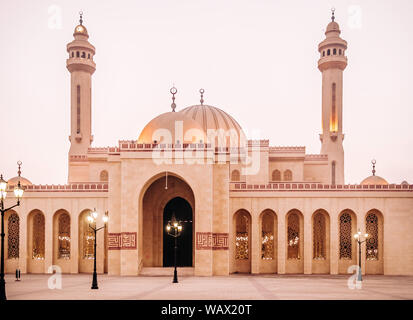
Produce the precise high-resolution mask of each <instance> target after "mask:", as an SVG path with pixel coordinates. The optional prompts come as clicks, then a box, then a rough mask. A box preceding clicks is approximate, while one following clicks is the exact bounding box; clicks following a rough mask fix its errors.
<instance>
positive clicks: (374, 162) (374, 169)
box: [371, 159, 376, 176]
mask: <svg viewBox="0 0 413 320" xmlns="http://www.w3.org/2000/svg"><path fill="white" fill-rule="evenodd" d="M371 164H372V165H373V170H372V171H371V172H372V173H373V176H375V175H376V160H375V159H373V160H371Z"/></svg>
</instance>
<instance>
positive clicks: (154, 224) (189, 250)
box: [140, 172, 195, 267]
mask: <svg viewBox="0 0 413 320" xmlns="http://www.w3.org/2000/svg"><path fill="white" fill-rule="evenodd" d="M141 208H142V211H141V212H142V215H141V217H140V223H141V225H142V232H141V237H142V238H141V239H142V242H141V243H142V256H141V257H140V259H142V260H141V263H142V266H143V267H170V266H172V265H173V263H174V260H173V254H174V252H173V250H174V244H173V243H174V242H173V237H171V236H169V235H168V234H167V232H166V228H165V227H166V225H167V223H168V220H170V219H171V218H172V214H175V217H176V219H177V220H181V221H183V227H184V230H183V232H182V235H181V236H180V237H179V238H178V252H177V259H178V266H187V267H191V266H194V257H195V253H194V250H195V246H194V234H195V232H194V226H195V222H194V217H195V197H194V193H193V191H192V189H191V187H190V186H189V184H188V183H187V182H186V181H184V180H183V179H182V178H181V177H178V176H176V175H174V174H172V173H170V172H168V175H167V177H166V173H163V174H160V175H158V176H156V177H154V178H153V179H151V181H150V182H149V183H148V187H147V189H146V191H144V193H143V197H142V207H141Z"/></svg>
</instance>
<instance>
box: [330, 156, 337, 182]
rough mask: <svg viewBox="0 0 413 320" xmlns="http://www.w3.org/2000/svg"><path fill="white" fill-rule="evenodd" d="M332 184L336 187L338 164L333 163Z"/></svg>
mask: <svg viewBox="0 0 413 320" xmlns="http://www.w3.org/2000/svg"><path fill="white" fill-rule="evenodd" d="M331 184H332V185H333V186H334V185H335V184H336V162H335V161H333V162H332V163H331Z"/></svg>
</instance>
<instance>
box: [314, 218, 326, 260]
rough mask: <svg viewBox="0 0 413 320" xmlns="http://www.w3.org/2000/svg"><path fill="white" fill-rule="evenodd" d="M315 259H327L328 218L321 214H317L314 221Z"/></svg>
mask: <svg viewBox="0 0 413 320" xmlns="http://www.w3.org/2000/svg"><path fill="white" fill-rule="evenodd" d="M313 238H314V241H313V258H314V259H315V260H324V259H325V258H326V218H325V217H324V214H322V213H321V212H319V213H316V215H315V216H314V219H313Z"/></svg>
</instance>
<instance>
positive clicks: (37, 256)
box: [27, 210, 45, 273]
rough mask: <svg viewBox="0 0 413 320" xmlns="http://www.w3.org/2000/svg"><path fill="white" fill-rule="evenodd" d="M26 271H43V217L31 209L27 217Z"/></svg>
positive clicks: (38, 211) (41, 213)
mask: <svg viewBox="0 0 413 320" xmlns="http://www.w3.org/2000/svg"><path fill="white" fill-rule="evenodd" d="M27 226H28V228H27V273H44V272H45V266H44V258H45V217H44V214H43V212H41V211H40V210H33V211H31V212H30V213H29V215H28V217H27Z"/></svg>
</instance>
